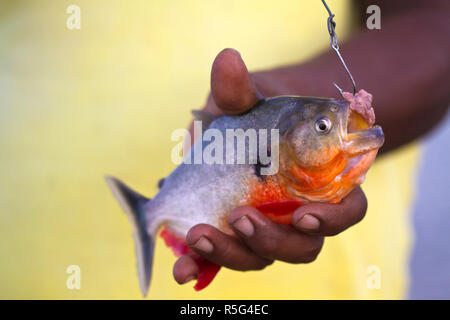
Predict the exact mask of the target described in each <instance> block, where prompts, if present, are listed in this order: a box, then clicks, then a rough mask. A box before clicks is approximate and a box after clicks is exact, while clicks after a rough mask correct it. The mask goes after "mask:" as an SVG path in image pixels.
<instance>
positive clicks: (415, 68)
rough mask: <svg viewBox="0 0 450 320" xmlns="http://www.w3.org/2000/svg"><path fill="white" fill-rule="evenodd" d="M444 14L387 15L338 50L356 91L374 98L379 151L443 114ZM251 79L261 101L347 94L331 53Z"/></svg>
mask: <svg viewBox="0 0 450 320" xmlns="http://www.w3.org/2000/svg"><path fill="white" fill-rule="evenodd" d="M432 3H433V1H429V2H428V4H432ZM442 5H443V6H445V5H446V4H442ZM381 10H382V13H383V7H382V6H381ZM448 12H449V11H448V10H445V9H443V8H439V6H436V7H433V6H432V5H429V6H424V7H422V6H416V7H415V8H412V9H410V10H409V11H404V12H402V13H398V14H392V15H388V17H387V18H386V19H385V20H383V22H382V23H383V24H382V30H366V31H362V32H360V33H358V34H356V35H355V36H353V37H352V38H350V39H349V40H348V41H347V42H346V43H344V44H343V45H341V52H342V54H343V56H344V58H345V60H346V61H347V64H348V65H349V68H350V70H351V71H352V73H353V76H354V77H355V79H356V82H357V86H358V88H359V89H361V88H364V89H365V90H367V91H369V92H370V93H372V94H373V96H374V108H375V111H376V115H377V123H378V124H380V125H381V126H382V127H383V129H384V131H385V134H386V144H385V147H384V148H383V151H388V150H391V149H394V148H397V147H399V146H401V145H403V144H405V143H407V142H409V141H411V140H414V139H416V138H417V137H419V136H421V135H422V134H424V133H426V132H427V131H428V130H430V129H431V128H433V127H434V126H435V125H436V124H437V123H438V122H439V120H440V119H441V118H442V117H443V115H444V114H445V113H446V111H447V109H448V103H449V101H450V90H449V89H450V88H449V87H450V59H449V57H450V43H449V40H448V37H449V35H450V28H449V27H450V25H449V24H448V21H447V19H448ZM254 79H255V81H256V82H257V84H258V87H261V88H264V89H263V90H264V93H265V94H266V95H273V94H301V95H314V96H338V92H337V90H336V89H335V88H334V86H333V85H332V82H336V83H338V84H339V85H340V86H341V87H343V89H345V90H346V91H350V90H351V83H350V82H349V79H348V77H347V74H346V73H345V71H344V69H343V68H342V66H341V65H340V63H339V61H338V58H337V57H336V55H335V53H334V52H332V51H331V49H330V50H329V51H328V52H326V53H324V54H322V55H320V56H318V57H317V58H315V59H313V60H311V61H308V62H306V63H304V64H300V65H297V66H290V67H284V68H279V69H276V70H271V71H268V72H260V73H257V74H255V78H254ZM274 82H277V85H274Z"/></svg>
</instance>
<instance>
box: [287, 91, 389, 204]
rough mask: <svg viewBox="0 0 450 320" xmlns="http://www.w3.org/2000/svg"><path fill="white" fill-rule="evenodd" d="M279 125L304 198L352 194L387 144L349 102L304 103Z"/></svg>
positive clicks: (314, 100) (377, 128) (301, 100)
mask: <svg viewBox="0 0 450 320" xmlns="http://www.w3.org/2000/svg"><path fill="white" fill-rule="evenodd" d="M280 123H283V124H282V125H280V134H281V135H282V137H283V144H284V145H285V149H287V150H286V151H287V156H288V158H290V159H291V162H290V165H289V167H292V166H295V171H294V175H297V176H300V177H301V178H303V179H302V181H303V182H302V183H300V186H302V187H303V188H302V192H303V193H304V192H305V191H311V192H312V193H314V194H317V190H325V189H326V190H328V191H330V190H338V189H340V188H341V189H342V192H340V195H341V196H343V195H345V194H347V193H348V192H350V191H351V189H352V188H353V187H354V186H355V185H357V184H360V183H362V181H363V180H364V175H365V173H366V172H367V170H368V169H369V168H370V166H371V164H372V163H373V161H374V159H375V156H376V153H377V151H378V149H379V148H380V147H381V146H382V145H383V143H384V134H383V130H382V129H381V127H380V126H371V125H370V120H369V119H366V117H365V116H364V115H363V114H360V113H358V112H357V111H355V110H352V109H351V108H350V104H349V102H348V101H344V100H337V99H326V98H304V97H299V100H298V108H297V112H294V113H291V114H289V115H285V116H284V119H281V121H280ZM292 163H294V165H292ZM290 173H291V175H292V173H293V172H292V171H291V172H290ZM305 177H307V178H306V179H305ZM304 181H310V183H306V185H305V182H304ZM297 182H298V181H297ZM325 187H328V188H325ZM296 188H297V189H298V188H299V187H298V186H296ZM337 196H339V195H337ZM340 198H341V197H340ZM312 200H320V199H316V198H314V199H312ZM326 200H330V199H326Z"/></svg>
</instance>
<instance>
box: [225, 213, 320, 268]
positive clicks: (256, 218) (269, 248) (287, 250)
mask: <svg viewBox="0 0 450 320" xmlns="http://www.w3.org/2000/svg"><path fill="white" fill-rule="evenodd" d="M228 221H229V223H230V224H231V226H232V228H233V230H235V232H236V233H237V234H239V235H240V236H241V237H242V239H243V241H245V243H246V244H247V245H248V246H249V247H250V248H251V249H252V250H253V251H254V252H256V253H257V254H258V255H259V256H262V257H265V258H267V259H271V260H282V261H286V262H291V263H308V262H312V261H314V260H315V259H316V257H317V255H318V254H319V252H320V250H321V248H322V245H323V237H321V236H311V235H306V234H303V233H300V232H298V231H297V230H295V229H294V228H292V226H289V225H281V224H277V223H275V222H272V221H271V220H270V219H269V218H267V217H266V216H264V215H263V214H262V213H261V212H259V211H258V210H256V209H255V208H252V207H239V208H237V209H235V210H233V211H232V212H231V213H230V216H229V219H228Z"/></svg>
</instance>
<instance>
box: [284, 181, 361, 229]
mask: <svg viewBox="0 0 450 320" xmlns="http://www.w3.org/2000/svg"><path fill="white" fill-rule="evenodd" d="M366 210H367V199H366V196H365V195H364V192H363V191H362V190H361V188H360V187H357V188H355V189H354V190H353V191H352V192H350V194H349V195H348V196H347V197H345V198H344V199H343V200H342V201H341V202H340V203H335V204H333V203H309V204H306V205H304V206H302V207H300V208H298V209H297V210H296V211H295V212H294V215H293V217H292V224H293V225H294V226H295V228H297V229H298V230H300V231H302V232H305V233H309V234H316V235H323V236H334V235H336V234H338V233H341V232H342V231H344V230H345V229H347V228H349V227H351V226H353V225H354V224H356V223H357V222H359V221H361V219H362V218H364V215H365V214H366Z"/></svg>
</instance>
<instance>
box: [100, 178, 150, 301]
mask: <svg viewBox="0 0 450 320" xmlns="http://www.w3.org/2000/svg"><path fill="white" fill-rule="evenodd" d="M105 178H106V182H107V183H108V185H109V187H110V188H111V191H112V193H113V194H114V196H115V197H116V199H117V200H118V201H119V204H120V206H121V207H122V209H123V210H124V211H125V213H126V215H127V216H128V218H129V219H130V222H131V224H132V226H133V237H134V242H135V247H136V257H137V269H138V276H139V286H140V288H141V292H142V294H143V296H144V297H145V296H146V295H147V292H148V288H149V286H150V280H151V277H152V264H153V251H154V247H155V237H156V234H153V233H149V231H148V230H155V231H154V233H156V232H157V228H153V226H152V225H151V224H152V223H153V222H154V219H151V217H149V219H147V217H146V215H145V212H146V211H145V205H146V204H147V203H148V201H150V199H148V198H145V197H144V196H141V195H140V194H138V193H137V192H135V191H133V190H131V189H130V188H129V187H127V186H126V185H125V184H124V183H123V182H121V181H120V180H118V179H116V178H114V177H111V176H107V177H105ZM149 227H150V228H149Z"/></svg>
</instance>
